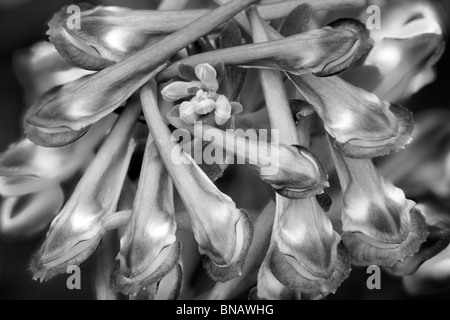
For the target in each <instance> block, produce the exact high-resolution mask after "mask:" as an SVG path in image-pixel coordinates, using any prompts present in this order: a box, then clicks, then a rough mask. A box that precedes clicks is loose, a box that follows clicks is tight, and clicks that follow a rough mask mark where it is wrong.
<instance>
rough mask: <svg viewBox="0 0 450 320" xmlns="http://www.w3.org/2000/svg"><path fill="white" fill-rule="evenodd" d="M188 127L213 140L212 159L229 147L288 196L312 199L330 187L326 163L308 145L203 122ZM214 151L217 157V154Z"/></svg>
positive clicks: (277, 190)
mask: <svg viewBox="0 0 450 320" xmlns="http://www.w3.org/2000/svg"><path fill="white" fill-rule="evenodd" d="M292 122H293V120H292ZM186 128H187V129H188V130H189V131H190V132H191V133H192V135H193V136H194V138H198V139H201V140H202V141H208V142H211V147H210V148H207V149H205V153H204V154H205V155H206V156H208V155H209V154H210V155H211V159H213V160H215V159H216V156H218V157H222V155H221V153H220V152H217V150H225V151H226V152H227V153H228V154H231V155H234V156H236V157H237V160H238V163H241V164H244V163H246V164H248V165H250V166H251V167H252V168H253V169H254V170H255V171H256V172H257V173H258V175H259V176H260V177H261V179H263V180H264V181H266V182H267V183H269V184H271V185H272V187H273V188H274V190H275V191H276V192H277V193H279V194H281V195H283V196H285V197H288V198H292V199H304V198H309V197H311V196H314V195H318V194H322V193H323V191H324V188H326V187H328V186H329V184H328V181H327V179H328V175H327V173H326V172H325V170H324V169H323V167H322V164H321V163H320V161H319V160H318V159H317V158H316V157H315V156H314V155H313V154H312V153H311V152H310V151H309V150H308V149H306V148H303V147H301V146H298V145H287V144H276V143H270V142H268V141H267V140H266V141H264V140H261V139H258V138H257V137H255V138H254V139H247V138H244V137H242V136H240V135H239V134H238V132H236V133H233V132H231V131H229V130H227V131H224V130H221V129H217V128H214V127H211V126H208V125H202V124H201V123H199V122H197V123H195V124H194V126H191V127H186ZM255 136H256V133H255ZM216 149H217V150H216ZM214 150H216V152H215V155H216V156H213V151H214ZM208 153H209V154H208ZM205 161H211V160H209V159H205ZM217 161H220V160H219V159H217Z"/></svg>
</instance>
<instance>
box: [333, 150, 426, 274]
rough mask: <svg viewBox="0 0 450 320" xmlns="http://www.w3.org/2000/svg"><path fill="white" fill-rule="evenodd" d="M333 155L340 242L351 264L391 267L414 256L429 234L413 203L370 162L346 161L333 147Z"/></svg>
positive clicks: (347, 159) (348, 159)
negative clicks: (341, 194) (340, 198)
mask: <svg viewBox="0 0 450 320" xmlns="http://www.w3.org/2000/svg"><path fill="white" fill-rule="evenodd" d="M333 155H334V159H335V163H336V168H337V171H338V175H339V179H340V182H341V185H342V189H343V190H344V207H343V210H342V223H343V231H344V233H343V234H342V240H343V242H344V244H345V246H346V247H347V248H348V250H349V251H350V254H351V256H352V259H353V264H355V265H358V266H369V265H379V266H386V267H391V266H393V265H394V264H396V263H398V262H404V261H405V259H406V258H407V257H410V256H412V255H414V254H415V253H417V252H418V251H419V249H420V246H421V245H422V243H423V242H425V240H426V238H427V236H428V235H429V232H428V231H427V225H426V223H425V218H424V217H423V215H422V214H421V212H420V210H419V209H418V208H417V207H416V204H415V203H414V202H413V201H411V200H408V199H406V197H405V194H404V193H403V191H402V190H400V189H398V188H397V187H395V186H394V185H393V184H392V183H391V182H389V181H387V180H385V179H384V178H383V177H382V176H381V174H380V173H379V171H378V170H377V169H376V168H375V166H374V164H373V163H372V161H371V160H358V159H351V158H346V157H344V156H342V155H341V154H340V153H339V152H338V151H337V150H335V149H334V148H333Z"/></svg>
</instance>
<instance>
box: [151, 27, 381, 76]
mask: <svg viewBox="0 0 450 320" xmlns="http://www.w3.org/2000/svg"><path fill="white" fill-rule="evenodd" d="M371 46H372V41H371V40H370V38H369V34H368V32H367V30H366V29H365V27H364V25H363V24H362V23H361V22H359V21H358V20H345V21H337V22H336V23H334V24H332V25H331V26H329V27H326V28H323V29H318V30H311V31H308V32H305V33H302V34H298V35H293V36H290V37H287V38H284V39H277V40H273V41H268V42H264V43H254V44H247V45H241V46H237V47H232V48H226V49H220V50H214V51H211V52H206V53H202V54H197V55H194V56H190V57H188V58H185V59H182V60H180V61H179V62H177V63H175V64H173V65H171V66H169V67H168V68H167V69H165V70H164V71H162V72H161V73H160V74H159V75H158V77H157V80H158V81H160V82H164V81H167V80H169V79H171V78H173V77H175V76H177V74H178V65H179V64H187V65H191V66H196V65H199V64H201V63H209V64H210V65H215V64H216V63H218V62H221V61H222V62H223V63H224V64H225V65H226V66H228V65H233V66H241V67H248V68H263V69H275V70H281V71H287V72H290V73H292V74H297V75H301V74H306V73H314V74H316V75H318V76H330V75H332V74H335V73H339V72H342V71H343V70H345V69H347V68H348V67H349V66H350V65H351V64H352V63H353V62H354V61H355V60H356V59H358V58H361V56H362V55H364V54H365V53H367V52H368V50H370V48H371ZM299 47H302V48H303V50H300V51H299V50H298V48H299ZM280 48H283V50H280Z"/></svg>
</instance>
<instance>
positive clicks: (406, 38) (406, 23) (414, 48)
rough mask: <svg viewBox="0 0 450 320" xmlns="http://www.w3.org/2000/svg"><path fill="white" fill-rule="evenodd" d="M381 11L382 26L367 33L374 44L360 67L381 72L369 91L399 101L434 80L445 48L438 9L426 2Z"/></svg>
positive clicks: (399, 4)
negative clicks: (377, 80)
mask: <svg viewBox="0 0 450 320" xmlns="http://www.w3.org/2000/svg"><path fill="white" fill-rule="evenodd" d="M383 11H384V12H385V14H383V16H382V24H383V27H382V28H381V29H374V30H372V31H371V37H372V38H373V39H374V41H375V45H374V48H373V50H372V51H371V52H370V54H369V55H368V57H367V59H366V60H365V62H364V64H365V65H367V66H374V67H377V68H378V70H379V72H380V73H381V78H380V81H379V82H378V83H376V85H375V87H374V89H373V92H374V93H375V94H377V95H378V96H382V97H383V98H384V99H386V100H389V101H401V100H403V99H405V98H407V97H409V96H411V95H412V94H414V93H416V92H417V91H419V90H420V89H422V88H423V87H424V86H426V85H428V84H429V83H431V82H432V81H434V79H435V71H434V65H435V64H436V62H437V61H438V60H439V59H440V57H441V56H442V54H443V52H444V48H445V43H444V37H443V27H442V26H441V25H440V23H441V19H440V17H439V15H440V14H439V13H438V9H437V8H436V7H435V5H433V4H432V3H430V2H427V1H421V0H418V1H417V0H413V1H409V2H405V1H400V2H394V3H391V4H388V5H386V6H385V7H384V8H383Z"/></svg>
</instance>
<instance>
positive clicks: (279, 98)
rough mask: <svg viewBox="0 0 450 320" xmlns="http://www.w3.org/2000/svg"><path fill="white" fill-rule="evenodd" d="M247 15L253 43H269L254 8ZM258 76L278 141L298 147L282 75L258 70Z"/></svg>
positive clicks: (276, 72)
mask: <svg viewBox="0 0 450 320" xmlns="http://www.w3.org/2000/svg"><path fill="white" fill-rule="evenodd" d="M247 14H248V17H249V20H250V24H251V26H252V31H253V41H254V42H255V43H258V42H267V41H269V37H268V36H267V34H266V32H265V30H264V26H263V24H262V23H261V21H262V20H261V19H260V17H259V14H258V11H257V9H256V7H254V6H252V7H251V8H250V9H249V10H248V12H247ZM259 74H260V78H261V84H262V87H263V91H264V97H265V99H266V105H267V109H268V111H269V117H270V122H271V128H272V129H276V130H279V133H280V134H279V138H280V141H283V143H284V144H288V145H298V142H299V141H298V138H297V133H296V128H295V123H294V119H293V117H292V112H291V108H290V105H289V101H288V97H287V94H286V89H285V87H284V84H283V79H282V73H281V72H279V71H272V70H260V71H259Z"/></svg>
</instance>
